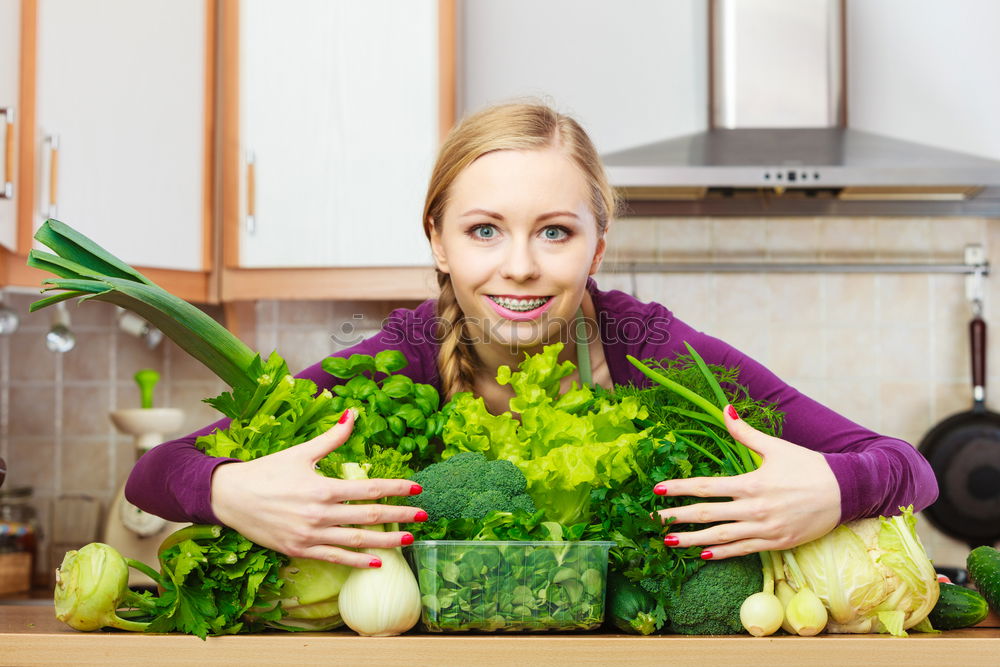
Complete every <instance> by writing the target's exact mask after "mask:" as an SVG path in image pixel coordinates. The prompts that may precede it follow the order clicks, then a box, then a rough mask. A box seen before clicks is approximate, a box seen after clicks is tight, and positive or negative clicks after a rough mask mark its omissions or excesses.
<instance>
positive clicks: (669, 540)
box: [663, 535, 681, 547]
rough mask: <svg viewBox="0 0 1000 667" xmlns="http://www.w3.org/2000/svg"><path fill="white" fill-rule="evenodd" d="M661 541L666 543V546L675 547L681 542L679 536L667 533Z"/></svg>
mask: <svg viewBox="0 0 1000 667" xmlns="http://www.w3.org/2000/svg"><path fill="white" fill-rule="evenodd" d="M663 543H664V544H666V545H667V546H668V547H676V546H677V545H678V544H680V543H681V538H679V537H677V536H676V535H667V536H666V537H664V538H663Z"/></svg>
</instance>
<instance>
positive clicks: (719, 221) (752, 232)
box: [712, 218, 767, 261]
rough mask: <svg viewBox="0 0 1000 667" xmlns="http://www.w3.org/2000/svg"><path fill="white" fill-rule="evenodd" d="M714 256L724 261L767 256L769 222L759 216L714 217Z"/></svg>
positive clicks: (761, 258) (760, 258)
mask: <svg viewBox="0 0 1000 667" xmlns="http://www.w3.org/2000/svg"><path fill="white" fill-rule="evenodd" d="M712 250H713V253H712V256H713V257H714V258H715V259H718V260H722V261H756V260H763V259H765V258H766V257H767V223H766V221H765V220H763V219H758V218H736V219H733V218H713V219H712Z"/></svg>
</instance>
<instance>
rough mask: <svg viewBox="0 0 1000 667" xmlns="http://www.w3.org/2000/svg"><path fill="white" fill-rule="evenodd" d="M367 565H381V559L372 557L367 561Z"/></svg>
mask: <svg viewBox="0 0 1000 667" xmlns="http://www.w3.org/2000/svg"><path fill="white" fill-rule="evenodd" d="M368 567H382V561H381V560H380V559H378V558H372V559H371V560H370V561H368Z"/></svg>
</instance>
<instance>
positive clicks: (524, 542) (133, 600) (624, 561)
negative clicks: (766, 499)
mask: <svg viewBox="0 0 1000 667" xmlns="http://www.w3.org/2000/svg"><path fill="white" fill-rule="evenodd" d="M36 238H38V239H39V240H40V241H41V242H42V243H43V244H44V245H46V246H48V247H49V248H51V249H52V250H53V251H54V253H55V254H52V253H47V252H42V251H37V250H34V251H32V253H31V256H30V259H29V263H30V264H31V265H32V266H35V267H38V268H42V269H45V270H48V271H50V272H52V273H54V274H56V275H57V276H59V278H57V279H53V280H49V281H46V282H47V284H48V288H49V289H55V290H60V293H58V294H56V295H54V296H50V297H47V298H44V299H42V300H40V301H39V302H37V303H36V304H34V305H33V306H32V309H33V310H34V309H37V308H41V307H44V306H47V305H51V304H53V303H56V302H59V301H62V300H64V299H69V298H77V297H78V298H80V299H81V300H87V299H98V300H103V301H108V302H111V303H115V304H117V305H119V306H122V307H124V308H127V309H130V310H132V311H134V312H136V313H137V314H139V315H140V316H142V317H144V318H146V319H147V320H148V321H150V322H151V323H152V324H153V325H154V326H156V327H158V328H159V329H161V330H162V331H163V332H164V333H165V334H166V335H168V336H170V337H171V338H172V339H173V340H174V341H175V342H176V343H177V344H178V345H180V346H181V347H182V348H183V349H184V350H185V351H187V352H188V353H190V354H191V355H192V356H194V357H195V358H196V359H198V360H199V361H201V362H202V363H203V364H205V365H206V366H207V367H208V368H210V369H211V370H212V371H213V372H215V373H216V374H217V375H218V376H219V377H220V378H222V379H223V380H224V381H225V382H226V383H227V384H228V385H229V386H230V387H231V391H229V392H226V393H224V394H222V395H221V396H219V397H216V398H214V399H209V400H208V402H209V403H210V404H212V405H213V406H214V407H216V408H217V409H218V410H219V411H220V412H222V413H223V414H224V415H225V416H226V417H229V418H230V419H231V420H232V422H231V424H230V426H229V427H228V428H227V429H225V430H219V431H216V432H214V433H212V434H210V435H208V436H204V437H202V438H199V440H198V443H197V444H198V446H199V447H200V448H202V449H203V450H204V451H205V452H207V453H209V454H211V455H213V456H229V457H235V458H239V459H241V460H251V459H254V458H258V457H260V456H265V455H267V454H270V453H273V452H276V451H280V450H282V449H284V448H287V447H290V446H294V445H295V444H297V443H300V442H304V441H306V440H309V439H311V438H313V437H315V436H316V435H318V434H320V433H322V432H324V431H325V430H327V429H329V428H330V427H332V426H333V424H334V423H336V421H337V419H338V418H339V416H340V415H341V414H342V413H343V411H344V410H346V409H353V410H355V411H356V414H357V418H356V422H355V428H354V431H353V434H352V436H351V438H350V439H349V440H348V442H347V443H346V444H345V445H343V446H341V447H340V448H338V449H337V450H336V451H334V452H333V453H332V454H330V455H329V456H328V457H326V458H324V459H323V460H322V461H320V463H319V464H318V466H317V468H318V472H319V473H320V474H323V475H326V476H329V477H339V478H343V479H358V478H364V477H385V478H406V479H412V480H414V481H415V482H417V483H419V484H420V485H421V486H422V487H423V489H424V490H423V493H422V494H421V495H420V496H418V497H415V498H401V499H393V501H394V502H404V503H412V504H413V505H414V506H419V507H421V508H423V509H424V510H425V511H427V513H428V515H429V520H428V521H427V522H425V523H423V524H419V525H416V526H413V531H412V532H413V533H414V535H415V537H417V538H418V540H419V541H418V542H417V543H416V544H415V545H414V547H413V548H412V551H411V556H412V561H413V562H412V569H411V567H410V565H408V564H407V563H406V561H405V560H404V558H403V556H402V553H401V552H400V550H399V549H387V550H370V551H371V552H372V553H373V554H374V555H377V556H378V557H379V558H381V559H382V561H383V566H382V568H380V569H361V570H356V569H353V568H347V567H344V566H339V565H332V564H329V563H324V562H319V561H310V560H306V559H297V558H288V557H287V556H284V555H282V554H279V553H277V552H274V551H271V550H269V549H265V548H263V547H260V546H259V545H256V544H254V543H253V542H251V541H249V540H247V539H246V538H245V537H243V536H241V535H239V534H238V533H236V532H235V531H233V530H231V529H228V528H224V527H220V526H191V527H189V528H185V529H182V530H181V531H179V532H178V533H176V534H175V535H174V536H171V537H170V538H168V540H167V541H166V542H165V543H164V544H163V545H162V546H161V548H160V553H159V559H158V560H159V563H158V570H157V569H154V568H152V567H150V566H148V565H146V564H142V563H136V562H134V561H132V560H129V559H125V558H123V557H122V556H121V555H120V554H117V553H116V552H114V550H112V549H111V548H110V547H107V545H97V544H94V545H87V546H86V547H84V548H82V549H80V550H79V551H72V552H69V553H68V554H67V555H66V558H65V560H64V561H63V564H62V566H61V567H60V569H59V571H58V581H57V587H56V609H57V615H58V616H59V618H61V619H62V620H64V621H65V622H67V623H69V624H70V625H72V626H73V627H75V628H78V629H81V630H92V629H97V628H100V627H116V628H121V629H126V630H133V631H147V632H169V631H181V632H188V633H192V634H196V635H199V636H201V637H205V636H207V635H218V634H228V633H237V632H253V631H259V630H264V629H283V630H303V629H304V630H324V629H329V628H334V627H337V626H339V625H341V624H342V623H343V624H346V625H348V626H349V627H350V628H352V629H354V630H356V631H357V632H359V633H361V634H367V635H385V634H399V633H401V632H405V631H407V630H409V629H410V628H412V627H413V626H414V625H415V624H416V622H417V620H418V618H419V617H420V614H421V611H422V612H423V620H424V624H425V626H426V627H427V628H428V629H431V630H441V631H445V630H469V629H477V630H533V629H553V628H556V629H590V628H594V627H597V626H598V625H599V624H600V622H601V618H602V615H603V616H604V617H605V618H606V620H607V622H608V623H609V624H611V625H612V626H614V627H616V628H618V629H620V630H622V631H625V632H630V633H638V634H651V633H654V632H678V633H689V634H732V633H739V632H750V633H752V634H755V635H766V634H770V633H773V632H776V631H777V630H778V629H779V628H783V629H784V630H785V631H786V632H790V633H795V634H799V635H811V634H816V633H818V632H821V631H824V630H825V631H827V632H875V631H878V632H891V633H893V634H897V635H900V634H905V630H906V629H908V628H917V629H929V627H930V626H929V623H928V622H927V620H926V618H927V616H928V613H930V611H931V610H932V608H934V607H935V602H936V601H937V599H938V585H937V581H936V577H935V573H934V570H933V567H932V566H931V564H930V562H929V560H928V559H927V557H926V555H925V554H924V551H923V548H922V547H921V545H920V542H919V540H918V539H917V536H916V533H915V530H914V522H915V519H914V517H913V515H912V513H911V512H910V511H909V510H904V511H903V512H902V514H901V515H899V516H896V517H892V518H881V517H880V518H875V519H866V520H863V521H856V522H852V523H849V524H846V525H844V526H840V527H838V528H837V529H835V530H834V531H832V532H831V533H829V534H828V535H826V536H824V537H823V538H820V539H818V540H815V541H814V542H810V543H808V544H804V545H801V546H799V547H796V548H795V549H790V550H786V551H781V552H770V553H762V554H758V555H753V556H748V557H743V558H734V559H727V560H723V561H718V562H708V563H706V562H705V561H702V560H701V559H700V557H699V555H700V548H688V549H678V548H674V549H668V548H667V547H665V546H664V544H663V535H664V532H665V527H664V526H663V525H662V524H661V523H660V521H659V519H658V518H655V515H654V514H653V513H654V512H656V511H658V510H662V509H668V508H670V507H672V506H676V504H677V503H688V502H694V501H695V499H683V498H664V497H662V496H658V495H655V494H654V493H653V491H652V489H653V486H654V484H655V483H656V482H659V481H661V480H664V479H674V478H681V477H691V476H718V475H737V474H742V473H745V472H748V471H751V470H753V469H755V468H756V467H757V466H758V465H759V464H760V459H759V456H757V455H756V454H755V453H754V452H752V451H751V450H749V449H748V448H747V447H745V446H744V445H742V444H740V443H738V442H736V441H734V440H733V438H732V437H731V436H730V435H729V433H728V432H727V430H726V428H725V426H724V422H723V418H722V409H723V408H724V407H725V405H727V404H730V403H731V404H733V405H734V407H735V408H736V409H737V411H738V412H739V414H740V415H741V417H742V418H743V419H744V420H745V421H747V422H748V423H749V424H751V425H752V426H754V427H755V428H757V429H759V430H761V431H764V432H765V433H769V434H772V435H776V436H780V432H781V424H782V417H783V416H782V414H781V413H780V412H779V411H777V410H776V409H775V407H774V406H771V405H768V404H766V403H763V402H760V401H756V400H754V399H753V398H752V397H751V396H749V394H748V393H747V392H746V391H745V389H743V388H742V387H740V386H739V384H738V382H737V380H738V375H739V370H738V369H732V368H723V367H719V366H710V365H708V364H706V363H705V362H704V361H703V360H702V359H701V357H700V356H699V355H698V353H697V352H696V351H695V350H694V349H692V348H690V347H689V348H688V353H687V354H686V355H683V356H680V357H678V358H676V359H670V360H644V361H640V360H637V359H631V358H630V361H631V363H633V364H634V365H635V366H636V367H637V368H638V369H639V370H641V371H642V373H643V374H645V375H646V376H647V377H648V378H649V379H650V380H651V386H648V387H634V386H617V387H614V388H613V389H612V390H604V389H601V388H594V387H588V386H583V387H580V386H577V385H576V384H574V385H572V387H571V388H570V389H569V390H567V391H561V389H560V381H561V380H562V379H563V378H565V377H567V376H568V375H570V374H571V373H573V371H574V370H575V368H574V366H573V364H572V363H570V362H559V353H560V352H561V351H562V346H561V345H559V344H556V345H551V346H547V347H546V348H545V349H544V350H543V351H542V352H541V353H539V354H536V355H533V356H527V357H526V358H525V359H524V360H523V361H522V362H521V363H520V364H519V366H518V367H517V368H516V369H511V368H508V367H501V368H500V369H499V371H498V374H497V382H498V383H499V384H501V385H509V386H510V387H511V389H512V390H513V393H514V398H512V399H511V401H510V411H508V412H504V413H502V414H500V415H493V414H491V413H489V411H488V410H487V409H486V407H485V404H484V402H483V400H482V399H481V398H476V397H475V396H473V395H472V394H471V393H459V394H456V395H455V396H454V397H453V398H452V399H451V400H450V401H448V402H447V404H444V405H441V404H440V400H439V396H438V394H437V391H436V390H435V389H434V388H433V387H430V386H427V385H421V384H419V383H414V382H413V381H412V380H410V379H409V378H408V377H406V376H405V375H403V374H401V373H399V371H400V370H402V369H403V368H404V367H405V365H406V359H404V358H403V355H402V354H401V353H399V352H396V351H385V352H381V353H379V354H378V355H376V356H375V357H368V356H362V355H354V356H351V357H349V358H346V359H345V358H337V357H331V358H329V359H327V360H326V361H325V362H324V369H325V370H326V371H328V372H330V373H331V374H333V375H334V376H336V377H337V378H339V379H340V380H341V382H340V383H339V384H337V385H336V386H335V387H334V388H333V390H332V391H327V390H324V391H321V392H318V393H317V391H316V389H317V388H316V386H315V385H314V384H313V383H312V382H309V381H307V380H302V379H296V378H294V377H293V376H291V375H290V374H289V372H288V368H287V367H286V365H285V363H284V361H282V359H281V358H280V357H279V356H278V355H277V354H272V355H271V356H270V357H268V359H267V360H262V359H261V358H260V357H259V356H257V355H256V354H255V353H254V352H252V351H251V350H250V349H249V348H247V347H246V346H245V345H243V343H241V342H240V341H239V340H238V339H236V338H235V337H234V336H232V335H231V334H229V333H228V332H227V331H226V330H225V329H224V328H223V327H221V326H220V325H218V324H217V323H216V322H215V321H214V320H212V319H211V318H210V317H208V316H207V315H205V314H204V313H202V311H200V310H199V309H197V308H195V307H194V306H191V305H190V304H187V303H185V302H184V301H182V300H180V299H177V298H175V297H173V296H171V295H169V294H167V293H166V292H164V291H163V290H162V289H160V288H159V287H157V286H156V285H154V284H153V283H151V282H150V281H149V280H148V279H146V278H145V277H144V276H142V275H141V274H139V273H138V272H136V271H135V270H134V269H132V268H131V267H129V266H128V265H126V264H125V263H123V262H121V261H120V260H118V259H116V258H115V257H114V256H112V255H111V254H110V253H108V252H107V251H105V250H103V249H102V248H100V247H99V246H97V245H96V244H94V243H93V242H92V241H90V240H89V239H87V238H86V237H84V236H83V235H81V234H79V233H78V232H76V231H74V230H73V229H71V228H70V227H68V226H66V225H64V224H62V223H59V222H57V221H54V220H50V221H48V222H47V223H45V225H43V226H42V227H41V228H40V230H39V232H38V234H37V235H36ZM515 415H516V416H515ZM370 528H372V529H376V530H378V529H381V527H379V526H375V527H370ZM514 543H520V544H519V545H518V544H514ZM584 545H586V547H587V548H585V547H584ZM608 547H610V558H608V557H607V556H606V555H605V554H607V549H608ZM595 554H598V555H597V556H596V557H595ZM128 567H135V568H138V569H140V570H142V571H143V572H145V573H146V574H148V575H149V576H151V577H152V578H153V579H154V580H155V581H156V582H157V584H158V589H159V592H158V594H157V595H153V594H151V593H144V594H139V593H135V592H133V591H130V590H129V589H128V587H127V579H128V576H127V571H128ZM605 567H608V569H609V572H608V574H607V587H606V588H607V605H606V610H605V609H604V596H605V585H604V584H605ZM414 571H415V572H416V575H414ZM418 581H419V584H420V585H419V587H418ZM605 611H606V613H605ZM956 616H957V614H952V616H951V617H952V618H955V617H956ZM970 617H971V616H970Z"/></svg>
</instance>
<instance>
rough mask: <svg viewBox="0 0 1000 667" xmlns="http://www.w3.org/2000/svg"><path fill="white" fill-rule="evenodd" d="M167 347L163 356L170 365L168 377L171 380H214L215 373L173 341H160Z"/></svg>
mask: <svg viewBox="0 0 1000 667" xmlns="http://www.w3.org/2000/svg"><path fill="white" fill-rule="evenodd" d="M161 345H163V346H164V347H166V348H167V349H165V350H164V356H165V358H166V359H167V361H168V363H169V365H170V378H171V379H173V380H215V379H216V375H215V373H213V372H212V371H210V370H209V369H208V367H207V366H205V364H203V363H201V362H200V361H198V360H197V359H195V358H194V357H192V356H191V355H190V354H188V353H187V352H185V351H184V350H182V349H181V348H180V347H178V346H177V345H175V344H174V343H173V341H169V340H165V341H163V343H161Z"/></svg>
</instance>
